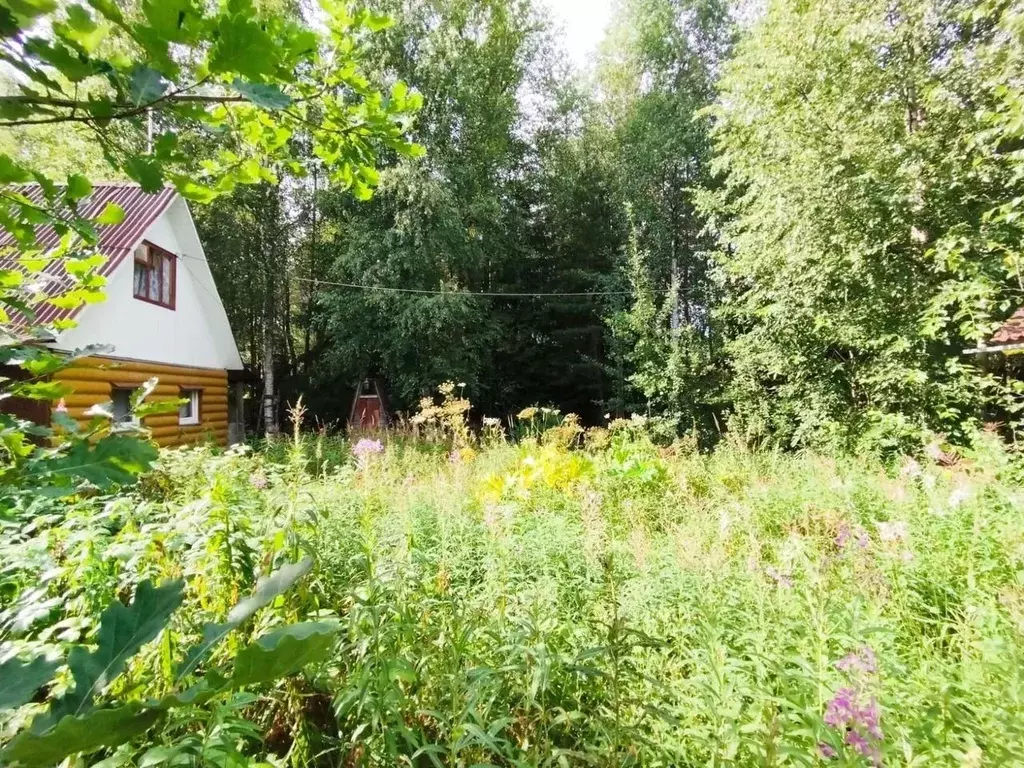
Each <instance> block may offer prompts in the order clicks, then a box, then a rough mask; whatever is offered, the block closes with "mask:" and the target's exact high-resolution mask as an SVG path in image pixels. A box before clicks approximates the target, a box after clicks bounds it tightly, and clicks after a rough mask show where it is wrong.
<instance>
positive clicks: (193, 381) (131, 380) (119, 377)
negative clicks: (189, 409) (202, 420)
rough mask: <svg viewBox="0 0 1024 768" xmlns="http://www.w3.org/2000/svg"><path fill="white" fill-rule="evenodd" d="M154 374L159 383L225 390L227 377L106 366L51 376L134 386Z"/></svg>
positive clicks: (67, 371) (61, 372) (71, 370)
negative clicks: (159, 372) (158, 372)
mask: <svg viewBox="0 0 1024 768" xmlns="http://www.w3.org/2000/svg"><path fill="white" fill-rule="evenodd" d="M154 376H156V377H157V379H158V381H159V384H158V386H159V385H164V386H166V385H171V384H173V385H176V386H178V387H195V388H199V389H202V388H209V389H215V390H222V391H224V392H227V386H228V385H227V378H226V377H225V378H211V377H207V376H199V375H192V374H188V375H179V374H159V375H158V374H153V373H144V372H142V371H128V370H120V369H118V370H110V369H106V368H71V369H68V370H64V371H58V372H57V373H55V374H54V376H53V378H54V379H55V380H56V381H62V382H78V381H92V382H107V383H109V384H113V385H115V386H135V385H140V384H144V383H145V382H147V381H149V380H150V379H151V378H153V377H154Z"/></svg>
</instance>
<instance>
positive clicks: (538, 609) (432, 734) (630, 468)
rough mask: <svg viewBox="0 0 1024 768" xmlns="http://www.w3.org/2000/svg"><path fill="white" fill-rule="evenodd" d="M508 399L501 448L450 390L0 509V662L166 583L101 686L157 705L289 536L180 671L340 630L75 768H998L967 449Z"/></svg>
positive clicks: (1009, 698) (1004, 741) (998, 527)
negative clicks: (136, 642)
mask: <svg viewBox="0 0 1024 768" xmlns="http://www.w3.org/2000/svg"><path fill="white" fill-rule="evenodd" d="M453 402H456V401H454V400H453V399H452V398H449V399H448V401H446V403H448V404H451V403H453ZM525 416H526V417H527V418H524V420H522V421H520V422H518V423H517V425H516V429H515V430H514V431H515V432H516V434H517V437H518V439H517V440H515V441H512V440H509V439H508V438H507V437H506V435H505V433H504V432H503V431H502V430H501V429H500V427H498V426H497V425H495V424H494V423H492V422H488V424H487V425H486V426H485V429H484V432H483V434H482V435H479V436H473V435H470V433H469V431H468V430H467V429H466V428H465V425H464V423H463V422H461V421H460V411H459V407H458V406H457V405H456V406H455V407H453V408H451V409H448V410H446V409H445V406H442V407H438V408H435V409H433V410H430V409H428V410H427V411H426V413H425V415H421V417H420V418H419V421H418V423H416V424H414V425H412V428H413V429H414V430H415V431H416V433H417V434H415V435H414V434H412V433H411V432H409V431H406V432H404V433H402V434H398V433H395V434H390V435H389V434H384V435H379V436H366V437H363V438H361V439H359V440H355V439H353V440H352V441H351V442H349V441H345V440H342V439H339V438H332V437H323V436H315V435H313V436H308V435H297V436H295V437H293V438H292V439H291V440H288V441H284V440H282V441H279V442H275V443H272V444H260V445H257V446H255V447H254V448H245V449H237V448H236V449H232V450H230V451H228V452H226V453H224V452H221V451H219V450H217V449H214V448H200V449H185V450H167V451H164V452H162V453H161V455H160V459H159V462H158V465H157V468H156V469H155V471H152V472H150V473H149V474H147V475H146V476H144V477H143V479H142V481H141V483H140V484H139V485H138V486H137V487H136V488H135V489H134V490H132V491H131V492H129V493H126V494H122V495H118V496H111V497H104V496H91V497H89V496H81V497H79V498H77V499H75V500H74V501H73V502H72V503H69V502H68V501H54V500H45V499H36V500H35V501H34V502H32V503H31V504H30V505H28V506H25V507H24V508H22V509H19V510H17V515H16V516H15V517H14V518H13V519H11V520H8V521H5V523H4V525H5V530H4V534H3V543H2V549H0V563H2V576H0V578H2V598H0V599H2V612H0V631H2V633H3V636H4V643H3V646H2V648H3V653H4V656H5V657H10V656H11V655H12V654H15V653H17V654H21V655H22V656H23V657H31V656H36V655H39V654H40V653H43V654H49V656H50V657H51V658H60V657H62V656H63V654H64V653H65V651H66V649H67V647H68V646H69V645H71V644H74V643H85V644H90V643H93V642H95V640H94V635H95V633H96V632H97V619H96V617H97V616H99V615H100V612H101V611H103V609H104V608H105V607H106V606H107V605H108V604H109V603H110V602H111V601H115V600H120V601H122V602H125V603H127V602H128V601H129V600H130V599H131V598H132V596H133V594H135V593H136V591H137V585H138V584H140V582H142V581H143V580H146V579H149V580H151V581H152V583H160V582H163V581H165V580H168V579H178V578H181V579H184V593H183V595H184V596H183V603H182V605H181V607H180V608H179V609H178V610H177V611H176V612H175V613H174V614H173V617H172V619H171V621H170V623H169V624H168V625H167V627H166V628H165V629H164V630H163V631H162V632H161V633H160V634H159V635H158V636H157V637H156V638H155V639H153V640H152V641H150V642H148V643H147V644H145V645H144V646H143V647H142V650H141V652H140V653H139V654H138V655H137V656H136V657H135V658H134V659H133V660H132V661H131V662H130V663H129V664H128V665H127V666H126V668H125V670H124V672H123V674H121V675H120V676H118V677H116V678H115V679H104V680H103V681H102V688H97V691H96V692H97V695H98V698H100V699H110V700H113V699H116V700H118V701H121V702H124V701H128V702H132V701H142V700H146V699H151V700H152V699H158V698H159V697H161V696H165V695H166V694H167V692H168V691H169V690H172V689H173V688H174V686H175V677H176V668H175V666H174V662H173V660H174V659H175V658H176V657H178V656H180V654H181V652H182V649H185V648H188V647H190V646H191V645H192V644H193V643H195V642H196V640H197V638H198V637H199V636H200V635H201V634H202V633H203V632H204V631H205V630H203V627H204V626H205V625H208V624H210V623H213V624H214V625H216V623H217V622H224V621H225V620H226V619H228V618H229V611H230V610H231V606H233V605H236V604H237V603H238V601H239V600H240V599H241V598H244V596H245V595H247V594H249V593H251V592H252V591H253V590H254V589H256V587H257V581H258V579H259V578H260V576H263V575H266V574H267V573H268V572H269V571H270V570H271V569H272V568H274V567H277V566H278V565H279V564H280V562H282V561H297V560H299V559H300V558H301V557H302V556H303V555H304V554H308V555H311V556H312V558H313V559H314V565H313V568H312V570H311V572H310V573H309V574H308V575H307V576H306V577H305V578H304V579H302V580H301V581H299V582H298V584H297V585H296V586H295V587H294V588H292V589H291V590H290V591H288V592H285V593H284V594H281V595H279V596H277V597H276V598H275V599H274V600H273V601H271V602H270V603H269V604H268V605H266V606H265V607H262V608H260V610H258V611H255V612H254V614H253V615H252V616H251V617H249V618H247V619H246V620H245V621H244V622H242V623H240V624H239V625H238V626H237V628H236V631H235V632H233V633H232V634H231V635H230V636H229V637H228V638H227V639H226V640H225V641H224V642H223V643H222V644H221V645H219V646H218V647H217V648H216V649H215V650H214V651H212V653H211V655H210V658H209V659H206V660H204V661H203V662H202V664H200V665H199V666H197V667H196V668H195V670H193V674H194V675H198V676H200V677H203V676H204V675H210V674H212V673H209V672H205V671H204V670H212V669H215V668H217V665H218V664H219V663H221V662H224V661H226V660H228V659H230V658H231V657H232V656H233V655H235V654H239V653H240V652H242V651H243V650H244V646H245V644H246V642H248V641H249V640H250V639H251V638H253V637H258V636H260V635H261V634H263V633H266V632H268V631H272V630H273V629H274V627H276V626H278V625H282V624H287V623H292V622H314V621H315V622H318V623H321V624H325V623H332V622H337V624H338V625H339V626H340V631H339V632H338V633H337V634H336V635H334V636H333V637H334V638H335V639H334V640H333V641H332V642H333V645H331V647H330V650H329V653H327V654H326V655H324V656H322V657H321V658H320V659H319V660H316V661H314V662H313V663H310V664H308V665H307V666H305V669H304V671H303V672H302V673H301V674H290V675H285V676H284V677H283V678H282V679H280V680H278V681H276V682H263V683H261V684H254V685H239V686H237V687H236V688H235V689H234V690H229V691H226V692H221V693H218V694H217V695H214V696H211V697H209V698H206V700H203V699H202V698H201V699H199V700H198V703H196V704H189V703H188V702H184V703H183V704H182V706H180V707H178V708H175V709H169V710H168V711H167V712H166V713H165V714H164V715H163V716H161V717H158V718H155V719H154V720H153V721H152V722H150V723H149V724H148V725H147V727H146V728H144V729H143V730H142V731H140V732H138V733H136V734H135V735H133V736H132V738H131V739H130V740H129V741H128V742H127V743H125V744H122V745H121V746H119V747H116V748H113V747H111V748H106V749H99V750H95V751H93V752H92V753H91V754H87V755H84V756H82V757H80V758H75V759H72V762H71V763H70V764H73V765H94V764H98V765H102V766H104V768H113V767H114V766H122V765H125V766H127V765H137V766H146V767H150V766H159V765H232V766H234V765H250V764H273V765H284V764H289V765H295V766H304V765H325V766H333V765H344V766H349V765H388V766H391V765H422V766H428V765H437V766H472V765H520V766H526V765H616V766H618V765H676V766H682V765H738V766H746V765H835V766H854V765H857V766H861V765H921V766H925V765H928V766H931V765H956V766H981V765H1019V764H1022V763H1024V758H1022V757H1021V756H1022V755H1024V717H1022V713H1024V680H1022V672H1021V670H1022V669H1024V518H1022V516H1021V514H1020V510H1021V509H1022V508H1024V490H1022V488H1021V484H1020V468H1019V466H1018V465H1015V464H1014V463H1012V461H1011V459H1010V458H1009V456H1008V454H1006V453H1005V452H1004V451H1003V450H1002V449H1001V448H1000V447H999V446H998V445H997V444H996V443H995V441H994V440H993V441H992V442H988V441H987V440H985V439H979V442H978V444H977V446H976V448H975V449H974V450H973V451H971V452H965V453H964V454H963V455H960V456H950V455H949V454H943V453H941V452H940V451H938V450H935V451H933V453H934V455H935V458H934V459H922V460H919V461H915V460H912V459H905V460H902V461H895V462H891V463H889V464H886V465H883V464H881V463H873V462H872V461H869V460H866V459H861V460H853V459H831V458H826V457H822V456H815V455H809V454H780V453H766V452H760V453H759V452H750V451H748V450H746V449H744V448H742V447H739V446H731V445H724V446H722V447H720V448H719V449H718V450H717V451H716V452H715V453H714V454H712V455H701V454H697V453H693V452H689V451H687V450H685V447H683V446H677V447H676V448H675V449H664V448H658V447H656V446H655V445H654V444H652V443H651V442H650V441H649V440H648V439H647V438H646V437H645V434H644V430H643V425H642V423H640V422H638V421H634V422H619V423H616V424H613V428H612V429H610V430H591V431H588V432H583V431H582V430H580V429H579V427H578V426H576V423H575V422H574V420H573V419H572V418H569V419H566V420H562V419H560V418H555V417H553V415H552V414H551V413H540V412H537V413H527V414H525ZM218 626H223V625H218ZM238 665H239V662H237V661H236V669H237V667H238ZM236 676H237V672H236ZM67 687H68V676H67V673H66V671H64V670H63V668H62V670H61V671H58V673H57V677H56V679H55V681H54V682H53V683H52V684H51V685H50V687H49V688H48V689H45V690H44V691H42V692H41V693H40V695H38V696H37V697H36V699H35V701H34V702H33V703H28V704H26V705H25V706H23V707H21V708H20V709H18V710H15V711H13V712H8V713H5V715H4V720H3V733H4V735H3V739H4V740H7V739H8V738H10V736H11V735H12V734H13V733H15V732H16V731H18V730H19V729H20V728H23V727H24V726H25V725H26V723H27V722H29V720H30V718H31V716H32V715H34V714H35V713H36V712H38V711H40V710H41V709H42V708H43V707H44V703H43V702H44V699H53V698H55V697H58V696H60V695H61V693H62V689H66V688H67ZM0 688H2V686H0ZM101 690H102V694H100V691H101ZM179 698H184V697H179Z"/></svg>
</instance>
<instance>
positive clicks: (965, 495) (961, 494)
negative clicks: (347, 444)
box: [62, 401, 971, 509]
mask: <svg viewBox="0 0 1024 768" xmlns="http://www.w3.org/2000/svg"><path fill="white" fill-rule="evenodd" d="M62 402H63V401H62ZM969 498H971V491H970V489H969V488H967V486H964V485H958V486H957V487H956V488H955V489H954V490H953V492H952V493H951V494H949V501H948V502H947V503H948V504H949V508H950V509H956V508H957V507H959V506H960V505H961V504H963V503H964V502H965V501H967V500H968V499H969Z"/></svg>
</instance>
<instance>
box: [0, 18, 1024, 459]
mask: <svg viewBox="0 0 1024 768" xmlns="http://www.w3.org/2000/svg"><path fill="white" fill-rule="evenodd" d="M377 7H378V9H379V10H382V11H384V12H386V13H388V14H390V15H391V16H392V18H393V19H394V24H393V25H392V26H391V27H390V28H389V29H388V30H387V31H386V32H384V33H383V34H380V35H375V36H373V39H372V40H371V41H370V42H369V43H368V44H369V45H371V46H372V48H371V49H370V50H368V52H367V57H366V61H367V64H368V67H369V69H370V72H369V74H370V76H371V79H374V80H376V81H378V82H380V83H382V84H383V85H384V86H386V87H389V84H391V83H394V82H397V81H404V82H406V83H409V84H410V86H411V87H412V88H414V89H415V90H416V91H418V92H419V93H420V94H422V96H423V108H422V111H421V113H420V115H419V117H418V120H417V125H416V129H415V131H414V137H413V138H414V140H415V141H417V142H419V143H420V144H421V145H422V146H423V147H424V148H425V149H426V153H425V154H424V155H423V156H422V157H415V158H407V157H398V156H397V155H396V156H390V157H389V156H385V157H384V158H383V160H382V162H380V163H379V179H378V182H379V184H378V186H377V188H376V190H375V192H374V194H373V195H372V197H371V198H369V199H365V200H360V199H354V197H353V195H351V193H350V191H347V190H343V189H340V188H339V187H338V186H337V185H336V184H335V185H332V184H330V183H328V182H327V181H326V176H327V173H326V172H325V167H326V166H327V165H329V164H330V160H331V158H329V157H327V158H324V157H316V156H314V155H313V154H312V153H311V152H310V151H309V148H308V147H307V146H305V145H304V144H303V142H302V140H301V138H299V139H297V140H295V141H294V147H293V151H294V155H295V162H296V167H295V168H293V169H292V171H293V172H294V171H295V170H298V169H301V170H302V171H303V173H301V174H299V175H298V177H296V176H294V175H289V177H288V179H287V181H286V182H285V183H284V184H281V185H279V186H276V185H270V184H252V185H247V186H240V187H238V188H237V189H236V190H235V192H234V194H232V195H230V196H223V197H220V198H218V199H217V200H215V201H214V202H213V203H211V204H210V205H208V206H194V212H195V215H196V219H197V223H198V225H199V227H200V231H201V234H202V236H203V240H204V243H205V247H206V252H207V257H208V259H209V261H210V263H211V266H212V268H213V271H214V275H215V277H216V279H217V284H218V287H219V290H220V293H221V296H222V298H223V300H224V302H225V304H226V307H227V311H228V315H229V318H230V320H231V324H232V327H233V328H234V331H235V335H236V338H237V340H238V343H239V347H240V349H241V352H242V356H243V359H244V360H245V361H246V362H247V364H248V365H249V366H251V368H252V369H253V371H254V372H257V373H259V374H260V375H261V376H264V375H266V374H272V379H273V381H274V395H275V398H276V399H277V401H278V403H279V408H280V409H281V412H283V407H284V404H285V403H286V402H288V401H291V400H294V399H295V398H296V397H297V396H298V395H299V394H303V395H304V396H305V399H306V404H307V406H308V407H309V408H310V410H311V412H312V414H313V415H314V416H315V417H316V419H317V420H318V421H319V422H320V423H324V424H331V423H333V424H339V425H340V424H341V423H343V422H344V420H345V418H346V417H347V414H348V409H349V406H350V404H351V398H352V393H353V389H354V386H355V384H356V383H357V382H358V381H359V380H360V379H361V378H362V377H364V376H368V375H375V376H378V377H380V378H381V379H382V380H383V382H384V383H385V385H386V387H387V390H388V394H389V397H390V400H391V403H392V406H393V407H394V408H395V409H397V410H406V409H410V408H412V407H414V406H415V403H416V402H417V401H418V399H419V398H420V397H422V396H423V395H425V394H429V393H430V392H432V391H433V390H434V388H435V387H436V385H437V384H438V383H439V382H441V381H444V380H452V381H456V382H462V383H464V384H465V389H464V391H465V393H466V395H467V396H468V397H469V398H470V399H471V400H472V401H473V403H474V404H475V406H476V407H477V410H478V411H479V413H481V414H483V413H486V414H490V415H504V414H514V413H515V412H517V411H518V410H519V409H520V408H522V407H524V406H527V405H531V404H537V403H541V404H552V405H555V406H557V407H559V408H561V409H562V410H563V411H572V412H575V413H578V414H580V415H581V416H582V417H583V418H584V419H585V420H586V421H587V422H590V423H594V422H598V421H600V420H601V419H603V418H604V417H605V415H606V414H611V415H622V414H628V413H642V414H646V415H649V416H651V417H652V418H653V419H654V420H655V423H656V424H657V426H658V428H659V429H661V430H662V432H663V434H665V435H666V436H672V435H686V434H690V435H693V436H694V437H695V438H696V439H697V440H698V441H699V442H701V443H704V444H707V443H710V442H713V441H714V440H716V439H717V438H718V436H720V435H721V434H722V433H723V432H724V431H726V430H732V431H733V432H734V433H735V434H738V435H742V436H744V437H745V438H747V439H748V440H752V441H769V440H770V441H774V442H777V443H779V444H782V445H786V446H802V445H818V446H820V445H829V446H841V447H856V446H860V445H871V446H875V447H889V446H897V445H903V444H905V443H907V442H908V441H910V442H913V441H915V440H916V439H917V438H918V437H919V436H920V435H921V434H922V433H923V432H924V431H928V430H934V431H937V432H941V433H943V434H946V435H949V436H950V437H951V438H953V439H956V438H957V437H962V436H963V435H964V434H966V433H968V432H969V431H970V430H972V429H974V428H977V427H979V426H981V424H982V423H984V422H985V421H993V420H994V421H999V422H1001V423H1002V424H1004V428H1006V429H1010V428H1011V427H1012V425H1013V423H1014V422H1015V420H1016V418H1017V411H1018V409H1019V406H1020V403H1021V389H1022V388H1021V382H1020V380H1019V379H1017V378H1014V376H1013V375H1012V371H1010V372H1007V370H1006V369H1005V363H1003V362H1000V361H999V360H998V359H996V358H992V357H986V358H978V357H974V356H965V355H964V354H963V352H964V350H965V349H968V348H972V347H976V346H977V345H978V344H979V343H981V342H983V341H984V340H985V339H986V338H987V337H988V336H989V335H990V334H991V332H992V331H993V330H994V329H995V328H996V327H998V325H999V324H1000V322H1001V321H1002V320H1004V319H1005V318H1006V317H1007V316H1008V315H1009V314H1011V313H1012V312H1013V311H1014V309H1016V308H1017V307H1019V306H1020V305H1021V303H1022V302H1024V279H1022V276H1021V243H1022V237H1021V236H1022V231H1021V223H1022V221H1024V219H1022V218H1021V213H1022V209H1024V116H1022V115H1024V111H1022V104H1024V101H1022V93H1024V21H1022V16H1024V13H1022V10H1021V8H1020V6H1019V5H1015V4H1013V3H1010V2H1000V1H999V0H991V1H986V2H977V0H858V2H848V1H847V0H815V2H805V0H771V2H768V3H766V4H763V5H761V4H749V3H744V4H741V5H736V4H732V3H729V2H727V0H621V2H620V3H619V5H618V7H617V10H616V13H615V16H614V20H613V22H612V24H611V25H610V27H609V29H608V31H607V35H606V38H605V40H604V42H603V44H602V46H601V48H600V51H599V55H597V56H596V58H595V60H594V61H593V63H592V66H591V67H590V68H588V69H587V70H586V71H583V72H580V71H577V70H576V69H575V68H574V67H572V66H571V65H570V64H569V63H568V61H567V60H566V58H565V55H564V54H563V52H562V51H561V50H560V48H559V45H558V30H557V28H555V27H554V26H553V25H552V24H551V23H550V21H549V20H548V19H547V17H546V15H545V11H544V6H543V5H541V4H540V3H536V2H531V0H381V2H379V3H378V4H377ZM64 131H65V133H64V134H62V135H61V137H60V144H61V147H62V148H63V149H62V150H61V151H59V152H56V155H58V156H60V157H63V158H64V160H63V161H60V160H58V159H54V160H53V162H54V163H59V162H66V161H67V159H68V157H69V155H68V153H67V152H66V151H64V150H66V148H67V147H68V146H72V147H73V146H74V144H73V141H74V136H73V135H72V134H71V133H70V132H68V131H67V129H66V128H65V129H64ZM26 138H28V141H26ZM201 138H202V140H204V141H205V140H209V137H201ZM49 140H50V142H51V144H52V143H53V135H52V134H49ZM197 140H198V138H197ZM20 142H21V145H20V147H19V148H16V149H19V151H22V152H36V153H38V152H39V151H40V148H41V147H43V148H45V147H46V145H47V141H46V136H43V135H42V134H41V133H40V132H36V133H33V134H25V135H23V136H22V137H21V139H20ZM77 162H79V163H88V162H91V161H90V159H89V158H88V156H87V155H85V154H78V155H77ZM357 191H358V190H357ZM358 197H367V195H366V194H357V195H356V196H355V198H358ZM395 289H401V290H395ZM553 293H554V294H576V295H561V296H551V295H546V296H538V295H536V294H553ZM493 294H504V295H493ZM513 294H514V295H513ZM259 386H261V385H259ZM260 394H261V393H260V392H259V391H254V399H255V400H258V398H259V396H260ZM258 412H259V409H258V408H254V409H253V413H254V415H257V414H258ZM257 418H258V415H257ZM260 426H261V427H262V425H260Z"/></svg>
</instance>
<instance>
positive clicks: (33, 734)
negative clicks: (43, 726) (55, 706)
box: [0, 701, 164, 766]
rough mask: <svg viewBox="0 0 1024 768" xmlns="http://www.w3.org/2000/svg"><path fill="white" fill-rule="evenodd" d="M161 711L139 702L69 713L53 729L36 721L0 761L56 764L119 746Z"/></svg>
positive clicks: (31, 764)
mask: <svg viewBox="0 0 1024 768" xmlns="http://www.w3.org/2000/svg"><path fill="white" fill-rule="evenodd" d="M163 714H164V713H163V712H162V711H160V710H145V709H143V705H142V704H140V703H139V702H137V701H136V702H132V703H131V704H126V705H124V706H122V707H116V708H114V709H98V710H96V711H93V712H89V713H88V714H85V715H79V716H74V715H67V716H65V717H63V718H61V719H60V720H59V721H58V722H57V724H56V725H55V726H53V727H52V728H50V729H49V730H46V731H43V732H39V731H38V730H36V728H35V724H33V727H32V728H26V729H25V730H23V731H22V732H21V733H19V734H18V735H17V736H15V737H14V738H13V739H11V742H10V743H9V744H8V745H7V746H6V747H5V748H4V749H3V751H0V763H2V764H4V765H10V764H13V763H17V764H19V765H24V766H35V765H56V764H57V763H59V762H61V761H62V760H63V759H64V758H65V757H67V756H68V755H75V754H78V753H80V752H84V753H89V752H95V751H96V750H97V749H100V748H101V747H116V746H118V745H119V744H124V743H125V742H126V741H130V740H131V739H133V738H134V737H136V736H138V735H139V734H141V733H143V732H145V731H146V730H147V729H148V728H149V727H150V726H151V725H153V724H154V723H155V722H156V721H157V720H159V719H160V718H161V717H163Z"/></svg>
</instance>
